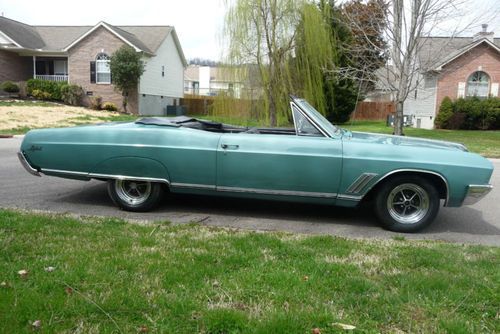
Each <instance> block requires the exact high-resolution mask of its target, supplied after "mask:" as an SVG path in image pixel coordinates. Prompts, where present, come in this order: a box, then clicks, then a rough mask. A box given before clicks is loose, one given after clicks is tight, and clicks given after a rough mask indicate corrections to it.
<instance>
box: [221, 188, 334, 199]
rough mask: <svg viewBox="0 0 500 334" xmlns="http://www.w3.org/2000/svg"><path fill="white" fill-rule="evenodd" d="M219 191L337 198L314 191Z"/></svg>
mask: <svg viewBox="0 0 500 334" xmlns="http://www.w3.org/2000/svg"><path fill="white" fill-rule="evenodd" d="M217 191H224V192H237V193H252V194H262V195H281V196H301V197H318V198H336V197H337V194H335V193H320V192H312V191H293V190H272V189H256V188H239V187H217Z"/></svg>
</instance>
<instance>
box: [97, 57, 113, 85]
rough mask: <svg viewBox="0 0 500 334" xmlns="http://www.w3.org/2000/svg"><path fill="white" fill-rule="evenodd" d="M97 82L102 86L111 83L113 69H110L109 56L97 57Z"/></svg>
mask: <svg viewBox="0 0 500 334" xmlns="http://www.w3.org/2000/svg"><path fill="white" fill-rule="evenodd" d="M95 63H96V82H97V83H100V84H110V83H111V69H110V67H109V56H108V55H107V54H105V53H99V54H98V55H97V57H96V62H95Z"/></svg>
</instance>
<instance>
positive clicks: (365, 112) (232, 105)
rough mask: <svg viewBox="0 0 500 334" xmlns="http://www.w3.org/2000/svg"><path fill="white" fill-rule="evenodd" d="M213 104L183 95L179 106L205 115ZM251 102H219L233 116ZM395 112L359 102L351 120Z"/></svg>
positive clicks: (377, 104)
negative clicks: (224, 105) (226, 105)
mask: <svg viewBox="0 0 500 334" xmlns="http://www.w3.org/2000/svg"><path fill="white" fill-rule="evenodd" d="M214 102H215V97H213V96H199V95H193V96H191V95H185V96H184V98H182V99H181V101H180V105H181V106H183V107H184V108H185V110H186V112H187V113H188V114H190V115H207V114H208V113H209V112H210V111H211V109H212V105H213V104H214ZM251 102H252V101H250V100H240V99H227V101H226V100H219V102H218V103H219V104H220V103H226V104H228V103H229V105H228V107H226V108H224V109H225V110H232V113H234V115H233V116H235V115H238V116H242V115H239V114H241V113H243V114H247V113H248V112H250V110H252V111H253V107H252V106H251V104H252V103H251ZM395 112H396V105H395V104H394V103H393V102H359V103H358V105H357V107H356V111H355V112H354V113H352V114H351V119H353V120H386V119H387V116H388V115H390V114H393V113H395Z"/></svg>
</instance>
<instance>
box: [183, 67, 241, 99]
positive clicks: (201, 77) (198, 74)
mask: <svg viewBox="0 0 500 334" xmlns="http://www.w3.org/2000/svg"><path fill="white" fill-rule="evenodd" d="M243 77H244V75H243V73H241V70H240V71H235V70H232V69H231V68H229V67H223V66H219V67H211V66H199V65H189V66H188V67H187V68H186V69H185V71H184V93H185V94H190V95H204V96H216V95H220V94H228V95H231V96H234V97H236V98H240V97H241V93H242V89H243V88H244V83H243V81H244V80H243V79H242V78H243Z"/></svg>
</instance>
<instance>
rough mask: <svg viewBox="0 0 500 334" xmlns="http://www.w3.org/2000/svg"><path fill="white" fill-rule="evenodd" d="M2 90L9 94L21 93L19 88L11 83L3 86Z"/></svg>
mask: <svg viewBox="0 0 500 334" xmlns="http://www.w3.org/2000/svg"><path fill="white" fill-rule="evenodd" d="M2 89H3V90H4V91H5V92H7V93H19V86H18V85H16V84H15V83H13V82H11V81H5V82H4V83H3V84H2Z"/></svg>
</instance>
